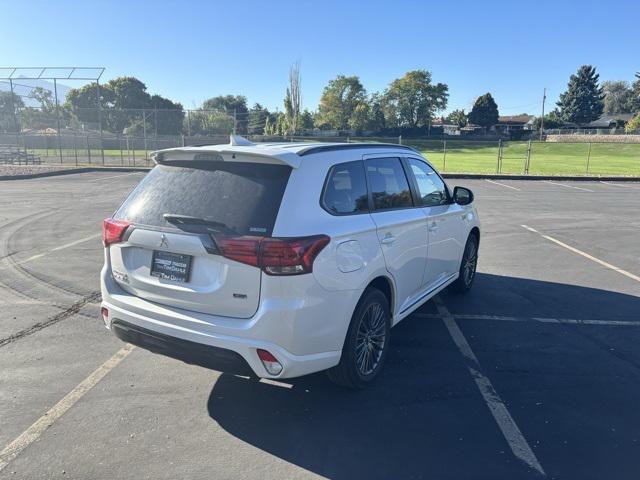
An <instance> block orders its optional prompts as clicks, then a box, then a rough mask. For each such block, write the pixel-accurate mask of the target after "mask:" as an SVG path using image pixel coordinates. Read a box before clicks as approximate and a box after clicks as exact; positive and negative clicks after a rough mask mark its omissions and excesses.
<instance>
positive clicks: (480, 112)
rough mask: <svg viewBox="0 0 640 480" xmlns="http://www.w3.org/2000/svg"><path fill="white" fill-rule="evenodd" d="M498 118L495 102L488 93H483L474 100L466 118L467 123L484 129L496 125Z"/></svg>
mask: <svg viewBox="0 0 640 480" xmlns="http://www.w3.org/2000/svg"><path fill="white" fill-rule="evenodd" d="M499 116H500V114H499V113H498V105H497V104H496V101H495V100H494V99H493V97H492V96H491V94H490V93H485V94H484V95H482V96H480V97H478V98H477V99H476V101H475V103H474V104H473V108H472V109H471V111H470V112H469V115H468V116H467V117H468V120H469V123H473V124H474V125H479V126H481V127H483V128H485V129H486V128H488V127H492V126H494V125H495V124H496V123H498V118H499Z"/></svg>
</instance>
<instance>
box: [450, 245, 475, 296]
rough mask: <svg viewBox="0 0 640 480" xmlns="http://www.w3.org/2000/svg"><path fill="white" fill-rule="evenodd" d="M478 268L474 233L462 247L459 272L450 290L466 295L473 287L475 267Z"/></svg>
mask: <svg viewBox="0 0 640 480" xmlns="http://www.w3.org/2000/svg"><path fill="white" fill-rule="evenodd" d="M477 266H478V236H477V235H476V234H475V233H472V234H471V235H469V238H467V243H466V244H465V246H464V253H463V254H462V261H461V262H460V272H459V275H458V278H457V279H456V281H455V282H453V283H452V284H451V288H452V289H453V290H454V291H455V292H457V293H466V292H468V291H469V290H470V289H471V287H472V286H473V281H474V280H475V278H476V267H477Z"/></svg>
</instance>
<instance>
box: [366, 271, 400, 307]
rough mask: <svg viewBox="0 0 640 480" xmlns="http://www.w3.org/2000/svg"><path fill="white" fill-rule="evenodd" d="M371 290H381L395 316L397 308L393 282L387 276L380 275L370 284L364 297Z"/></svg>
mask: <svg viewBox="0 0 640 480" xmlns="http://www.w3.org/2000/svg"><path fill="white" fill-rule="evenodd" d="M369 288H375V289H377V290H380V291H381V292H382V293H383V294H384V296H385V297H387V301H388V302H389V312H390V313H391V315H392V316H393V313H394V308H395V287H394V284H393V281H392V280H391V279H390V278H389V277H387V276H385V275H378V276H377V277H375V278H374V279H373V280H371V281H370V282H369V283H368V285H367V286H366V288H365V289H364V291H363V292H362V295H364V292H366V291H367V290H368V289H369ZM360 298H362V296H360Z"/></svg>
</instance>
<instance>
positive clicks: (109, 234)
mask: <svg viewBox="0 0 640 480" xmlns="http://www.w3.org/2000/svg"><path fill="white" fill-rule="evenodd" d="M129 225H130V224H129V222H127V221H126V220H115V219H113V218H106V219H105V220H104V221H103V222H102V244H103V245H104V246H105V248H106V247H108V246H109V245H111V244H112V243H118V242H121V241H122V237H123V236H124V232H125V231H126V230H127V227H128V226H129Z"/></svg>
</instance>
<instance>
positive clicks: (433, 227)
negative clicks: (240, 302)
mask: <svg viewBox="0 0 640 480" xmlns="http://www.w3.org/2000/svg"><path fill="white" fill-rule="evenodd" d="M439 228H440V226H439V225H438V224H437V223H436V222H433V223H431V225H429V228H428V230H429V231H430V232H433V233H435V232H437V231H438V229H439Z"/></svg>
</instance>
